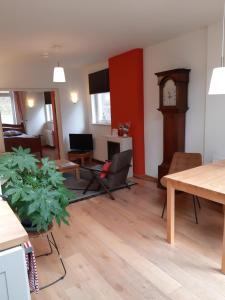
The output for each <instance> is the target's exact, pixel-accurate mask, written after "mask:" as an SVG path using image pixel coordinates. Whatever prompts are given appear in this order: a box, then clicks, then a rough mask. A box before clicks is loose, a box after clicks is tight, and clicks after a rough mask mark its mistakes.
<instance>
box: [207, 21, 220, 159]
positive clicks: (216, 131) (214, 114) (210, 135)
mask: <svg viewBox="0 0 225 300" xmlns="http://www.w3.org/2000/svg"><path fill="white" fill-rule="evenodd" d="M221 31H222V30H221V22H220V23H219V24H215V25H212V26H210V27H209V28H208V55H207V87H206V92H207V97H206V126H205V161H206V162H210V161H212V160H213V159H225V117H224V116H225V95H208V89H209V83H210V79H211V75H212V70H213V68H214V67H219V66H220V63H221V61H220V58H221V34H222V32H221Z"/></svg>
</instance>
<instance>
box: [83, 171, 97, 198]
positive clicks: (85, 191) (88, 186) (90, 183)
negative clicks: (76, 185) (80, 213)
mask: <svg viewBox="0 0 225 300" xmlns="http://www.w3.org/2000/svg"><path fill="white" fill-rule="evenodd" d="M94 181H95V177H94V176H93V177H92V179H91V180H90V181H89V183H88V185H87V186H86V188H85V189H84V191H83V195H85V194H86V193H87V191H88V189H89V188H90V186H91V185H92V183H93V182H94Z"/></svg>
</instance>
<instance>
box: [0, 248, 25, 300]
mask: <svg viewBox="0 0 225 300" xmlns="http://www.w3.org/2000/svg"><path fill="white" fill-rule="evenodd" d="M0 299H1V300H30V291H29V285H28V277H27V270H26V261H25V256H24V250H23V248H22V247H21V246H18V247H14V248H11V249H7V250H4V251H1V252H0Z"/></svg>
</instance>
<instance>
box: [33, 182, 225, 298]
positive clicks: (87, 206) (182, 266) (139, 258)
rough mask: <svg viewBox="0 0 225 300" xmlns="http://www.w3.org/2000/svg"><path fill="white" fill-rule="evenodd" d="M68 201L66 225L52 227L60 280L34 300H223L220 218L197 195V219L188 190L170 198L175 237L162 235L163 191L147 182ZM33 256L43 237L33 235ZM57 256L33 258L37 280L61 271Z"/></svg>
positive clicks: (224, 283) (41, 248)
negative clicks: (64, 270) (199, 206)
mask: <svg viewBox="0 0 225 300" xmlns="http://www.w3.org/2000/svg"><path fill="white" fill-rule="evenodd" d="M138 183H139V184H138V185H136V186H134V187H132V190H131V191H129V190H127V189H124V190H120V191H117V192H115V196H116V201H112V200H109V199H108V198H107V197H105V196H100V197H98V198H94V199H91V200H86V201H83V202H78V203H74V204H71V205H70V206H69V212H70V215H71V217H70V226H64V225H63V226H62V227H61V228H57V227H55V228H54V234H55V238H56V240H57V242H58V246H59V248H60V251H61V254H62V256H63V258H64V262H65V265H66V268H67V276H66V278H65V279H64V280H63V281H61V282H59V283H57V284H56V285H54V286H52V287H49V288H47V289H46V290H43V291H41V292H40V293H39V295H32V299H33V300H34V299H35V300H39V299H41V300H51V299H54V300H58V299H65V300H69V299H70V300H71V299H72V300H119V299H120V300H121V299H124V300H133V299H135V300H142V299H157V300H164V299H174V300H197V299H204V300H209V299H212V300H222V299H225V275H222V274H221V273H220V270H219V268H220V259H221V249H222V248H221V247H222V227H223V220H222V219H223V218H222V213H221V210H220V209H217V207H216V206H215V209H214V208H210V207H209V205H207V201H204V200H202V201H201V203H202V209H201V211H200V212H199V223H200V224H199V225H196V224H195V222H194V215H193V207H192V201H191V198H190V196H185V195H184V194H179V195H178V196H177V201H176V204H177V205H176V236H175V237H176V240H175V241H176V243H175V246H174V247H171V246H170V245H169V244H168V243H167V242H166V240H165V237H166V220H162V219H161V218H160V215H161V210H162V204H163V199H164V196H165V192H164V191H161V190H158V189H157V188H156V185H155V184H154V183H153V182H150V181H144V180H138ZM32 242H33V244H34V245H35V248H36V252H37V253H36V254H38V252H39V253H40V252H43V251H44V250H45V249H46V247H45V246H46V244H44V242H45V240H44V239H43V240H40V239H39V240H37V239H36V240H33V241H32ZM60 270H61V269H60V266H59V264H58V260H57V256H56V255H54V254H53V255H51V256H48V257H42V258H38V271H39V277H40V282H41V284H43V283H48V282H49V280H53V279H55V278H56V277H57V276H59V275H60Z"/></svg>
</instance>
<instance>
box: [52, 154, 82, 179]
mask: <svg viewBox="0 0 225 300" xmlns="http://www.w3.org/2000/svg"><path fill="white" fill-rule="evenodd" d="M55 164H56V169H57V170H58V171H59V172H62V173H71V172H75V177H76V179H78V180H79V179H80V165H78V164H76V163H73V162H71V161H69V160H67V159H58V160H55Z"/></svg>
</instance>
